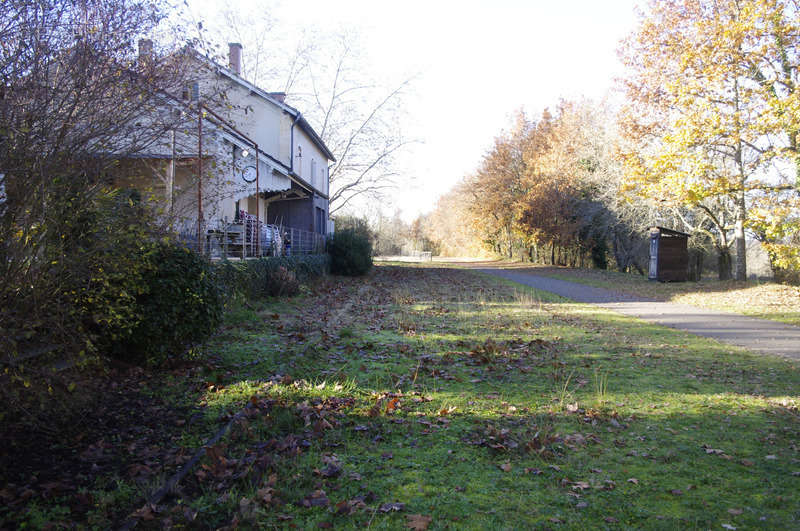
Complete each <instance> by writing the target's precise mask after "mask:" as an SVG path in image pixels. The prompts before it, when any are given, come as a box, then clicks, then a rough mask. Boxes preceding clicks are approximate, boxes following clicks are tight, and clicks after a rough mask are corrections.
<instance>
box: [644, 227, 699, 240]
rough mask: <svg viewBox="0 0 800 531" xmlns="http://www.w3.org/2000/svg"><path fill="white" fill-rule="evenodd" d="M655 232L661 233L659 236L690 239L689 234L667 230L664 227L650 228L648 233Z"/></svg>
mask: <svg viewBox="0 0 800 531" xmlns="http://www.w3.org/2000/svg"><path fill="white" fill-rule="evenodd" d="M656 231H657V232H659V233H661V234H666V235H668V236H685V237H686V238H689V237H691V234H688V233H686V232H681V231H678V230H673V229H668V228H666V227H659V226H655V227H650V233H651V234H652V233H653V232H656Z"/></svg>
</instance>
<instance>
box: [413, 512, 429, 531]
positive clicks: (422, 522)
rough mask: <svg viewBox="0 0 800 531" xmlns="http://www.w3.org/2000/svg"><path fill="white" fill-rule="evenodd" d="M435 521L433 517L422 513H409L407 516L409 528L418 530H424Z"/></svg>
mask: <svg viewBox="0 0 800 531" xmlns="http://www.w3.org/2000/svg"><path fill="white" fill-rule="evenodd" d="M432 521H433V518H431V517H430V516H425V515H422V514H409V515H407V516H406V527H407V528H409V529H415V530H417V531H424V530H425V529H428V526H429V525H430V523H431V522H432Z"/></svg>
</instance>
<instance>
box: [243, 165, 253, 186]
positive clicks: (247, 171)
mask: <svg viewBox="0 0 800 531" xmlns="http://www.w3.org/2000/svg"><path fill="white" fill-rule="evenodd" d="M242 179H244V182H246V183H251V182H253V181H255V180H256V167H255V166H246V167H245V168H244V169H243V170H242Z"/></svg>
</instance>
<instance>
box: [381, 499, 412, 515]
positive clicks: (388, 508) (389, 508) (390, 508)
mask: <svg viewBox="0 0 800 531" xmlns="http://www.w3.org/2000/svg"><path fill="white" fill-rule="evenodd" d="M405 508H406V504H405V503H400V502H394V503H384V504H383V505H381V506H380V508H379V509H378V510H379V511H380V512H382V513H388V512H395V511H402V510H403V509H405Z"/></svg>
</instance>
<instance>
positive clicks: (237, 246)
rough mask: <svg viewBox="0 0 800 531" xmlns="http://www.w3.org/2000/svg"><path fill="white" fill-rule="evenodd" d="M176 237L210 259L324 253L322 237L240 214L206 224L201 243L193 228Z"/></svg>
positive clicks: (180, 232)
mask: <svg viewBox="0 0 800 531" xmlns="http://www.w3.org/2000/svg"><path fill="white" fill-rule="evenodd" d="M178 236H179V238H180V239H181V240H182V241H183V242H184V243H185V244H186V245H188V246H189V247H190V248H191V249H193V250H195V251H198V252H203V253H205V254H208V256H210V257H211V258H212V259H222V258H240V259H246V258H257V257H260V256H288V255H297V254H319V253H324V252H325V236H324V235H322V234H318V233H316V232H310V231H307V230H302V229H296V228H292V227H282V226H279V225H272V224H267V223H263V222H261V221H258V220H257V219H256V217H255V216H253V215H250V214H248V213H246V212H240V213H239V218H238V219H237V220H235V221H232V222H229V221H228V220H227V219H221V220H220V219H218V220H215V221H212V222H211V223H209V225H208V226H207V228H206V230H205V234H204V236H205V238H204V241H203V242H199V241H198V239H197V228H196V225H194V226H189V225H187V226H185V227H182V228H181V230H178ZM201 243H202V246H201V245H200V244H201Z"/></svg>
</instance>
